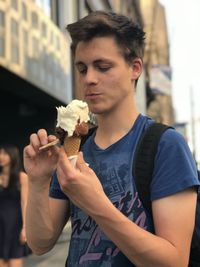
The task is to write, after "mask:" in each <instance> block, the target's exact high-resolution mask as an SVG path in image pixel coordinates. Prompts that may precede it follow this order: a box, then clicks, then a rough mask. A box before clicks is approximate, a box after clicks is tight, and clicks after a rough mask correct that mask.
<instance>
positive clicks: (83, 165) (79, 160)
mask: <svg viewBox="0 0 200 267" xmlns="http://www.w3.org/2000/svg"><path fill="white" fill-rule="evenodd" d="M76 168H77V169H79V170H80V172H84V171H87V170H89V167H88V164H87V163H86V162H85V160H84V158H83V153H82V152H79V154H78V158H77V162H76Z"/></svg>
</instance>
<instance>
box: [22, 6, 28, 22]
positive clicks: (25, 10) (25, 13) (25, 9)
mask: <svg viewBox="0 0 200 267" xmlns="http://www.w3.org/2000/svg"><path fill="white" fill-rule="evenodd" d="M22 17H23V19H24V20H27V17H28V16H27V7H26V5H25V3H22Z"/></svg>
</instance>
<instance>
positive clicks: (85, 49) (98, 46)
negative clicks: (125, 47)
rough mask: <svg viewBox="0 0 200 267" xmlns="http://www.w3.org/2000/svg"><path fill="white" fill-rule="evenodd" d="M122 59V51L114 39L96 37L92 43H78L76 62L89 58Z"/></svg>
mask: <svg viewBox="0 0 200 267" xmlns="http://www.w3.org/2000/svg"><path fill="white" fill-rule="evenodd" d="M96 57H97V58H101V57H103V58H108V59H114V58H116V59H117V58H120V57H121V58H122V51H121V49H120V47H119V46H118V44H117V43H116V41H115V39H114V37H110V36H109V37H95V38H93V39H92V40H90V41H84V42H83V41H81V42H79V43H78V45H77V47H76V51H75V61H82V60H84V59H86V58H87V59H89V58H96Z"/></svg>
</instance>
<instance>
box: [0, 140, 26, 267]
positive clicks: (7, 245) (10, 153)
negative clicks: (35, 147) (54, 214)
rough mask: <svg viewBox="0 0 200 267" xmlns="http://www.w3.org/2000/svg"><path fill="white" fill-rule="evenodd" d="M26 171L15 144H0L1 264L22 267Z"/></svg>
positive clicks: (24, 247) (9, 266)
mask: <svg viewBox="0 0 200 267" xmlns="http://www.w3.org/2000/svg"><path fill="white" fill-rule="evenodd" d="M27 194H28V183H27V175H26V173H25V172H24V171H22V169H21V163H20V154H19V150H18V148H17V147H15V146H13V145H9V144H5V145H0V267H22V266H23V257H24V256H26V255H28V254H29V253H30V249H29V248H28V246H27V244H26V233H25V211H26V205H27V197H28V196H27Z"/></svg>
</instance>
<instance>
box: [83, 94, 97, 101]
mask: <svg viewBox="0 0 200 267" xmlns="http://www.w3.org/2000/svg"><path fill="white" fill-rule="evenodd" d="M100 96H101V93H87V94H86V95H85V98H86V99H88V100H90V99H91V100H92V99H96V98H99V97H100Z"/></svg>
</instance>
